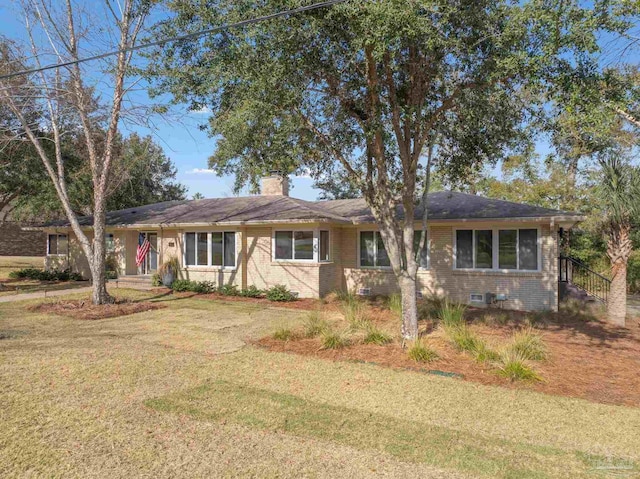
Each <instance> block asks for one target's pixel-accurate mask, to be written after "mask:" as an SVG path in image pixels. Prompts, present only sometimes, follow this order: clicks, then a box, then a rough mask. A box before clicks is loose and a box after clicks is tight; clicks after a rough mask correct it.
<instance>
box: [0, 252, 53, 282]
mask: <svg viewBox="0 0 640 479" xmlns="http://www.w3.org/2000/svg"><path fill="white" fill-rule="evenodd" d="M43 267H44V257H42V256H0V279H7V278H8V277H9V273H11V272H12V271H17V270H19V269H24V268H39V269H42V268H43Z"/></svg>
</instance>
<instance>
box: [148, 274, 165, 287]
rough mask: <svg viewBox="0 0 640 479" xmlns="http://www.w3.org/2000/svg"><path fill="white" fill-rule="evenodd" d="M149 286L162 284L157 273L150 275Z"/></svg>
mask: <svg viewBox="0 0 640 479" xmlns="http://www.w3.org/2000/svg"><path fill="white" fill-rule="evenodd" d="M151 286H155V287H158V286H162V278H161V277H160V275H159V274H158V273H154V274H153V275H152V276H151Z"/></svg>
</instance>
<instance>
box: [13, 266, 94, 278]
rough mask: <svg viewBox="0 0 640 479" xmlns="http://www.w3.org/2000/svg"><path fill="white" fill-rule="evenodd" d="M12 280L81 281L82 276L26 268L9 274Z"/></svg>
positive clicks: (58, 271) (68, 272)
mask: <svg viewBox="0 0 640 479" xmlns="http://www.w3.org/2000/svg"><path fill="white" fill-rule="evenodd" d="M9 277H10V278H11V279H32V280H35V281H81V280H82V276H80V275H79V274H78V273H72V272H71V271H69V270H63V271H61V270H57V269H54V270H51V271H46V270H41V269H37V268H24V269H20V270H17V271H12V272H11V273H9Z"/></svg>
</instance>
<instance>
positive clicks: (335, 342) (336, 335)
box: [322, 329, 351, 349]
mask: <svg viewBox="0 0 640 479" xmlns="http://www.w3.org/2000/svg"><path fill="white" fill-rule="evenodd" d="M349 344H351V341H350V340H349V338H348V337H347V335H346V334H345V333H344V332H337V331H332V330H331V329H326V330H324V331H323V332H322V348H323V349H342V348H346V347H347V346H349Z"/></svg>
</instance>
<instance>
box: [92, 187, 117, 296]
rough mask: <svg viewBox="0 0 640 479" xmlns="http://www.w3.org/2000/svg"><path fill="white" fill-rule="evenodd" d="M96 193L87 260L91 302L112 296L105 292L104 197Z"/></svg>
mask: <svg viewBox="0 0 640 479" xmlns="http://www.w3.org/2000/svg"><path fill="white" fill-rule="evenodd" d="M101 196H102V195H98V194H97V195H96V198H94V203H95V206H96V207H95V211H94V221H93V233H94V236H93V256H92V258H91V260H90V261H89V263H90V267H91V280H92V281H93V292H92V297H91V299H92V301H93V304H107V303H112V302H113V298H112V297H111V296H109V293H108V292H107V277H106V267H105V262H106V261H105V260H106V258H105V256H106V255H105V243H104V235H105V220H106V218H105V217H106V212H105V205H104V201H103V200H104V198H102V197H101Z"/></svg>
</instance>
